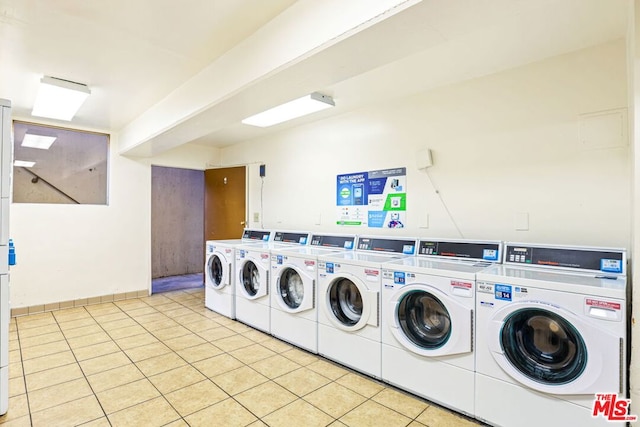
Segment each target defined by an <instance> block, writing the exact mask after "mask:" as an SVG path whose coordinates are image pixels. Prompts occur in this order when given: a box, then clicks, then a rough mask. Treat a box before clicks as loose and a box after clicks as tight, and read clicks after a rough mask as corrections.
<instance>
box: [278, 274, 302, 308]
mask: <svg viewBox="0 0 640 427" xmlns="http://www.w3.org/2000/svg"><path fill="white" fill-rule="evenodd" d="M278 291H279V293H280V297H281V298H282V301H284V303H285V304H286V305H287V306H288V307H289V308H292V309H296V308H298V307H300V304H302V301H303V300H304V283H303V282H302V278H301V277H300V275H299V274H298V272H297V271H295V270H294V269H293V268H286V269H285V270H284V271H283V272H282V275H281V277H280V284H279V287H278Z"/></svg>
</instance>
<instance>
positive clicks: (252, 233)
mask: <svg viewBox="0 0 640 427" xmlns="http://www.w3.org/2000/svg"><path fill="white" fill-rule="evenodd" d="M270 235H271V232H270V231H266V230H244V233H243V234H242V238H243V239H248V240H269V236H270Z"/></svg>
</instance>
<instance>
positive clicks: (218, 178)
mask: <svg viewBox="0 0 640 427" xmlns="http://www.w3.org/2000/svg"><path fill="white" fill-rule="evenodd" d="M245 193H246V168H245V167H244V166H238V167H233V168H221V169H207V170H206V171H204V236H205V240H224V239H239V238H240V237H242V231H243V230H244V227H245V221H246V194H245Z"/></svg>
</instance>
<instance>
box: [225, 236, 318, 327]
mask: <svg viewBox="0 0 640 427" xmlns="http://www.w3.org/2000/svg"><path fill="white" fill-rule="evenodd" d="M272 236H273V237H272V241H270V242H264V243H262V244H260V243H258V244H249V245H240V246H238V247H237V248H236V266H235V269H236V294H235V301H236V319H237V320H240V321H241V322H244V323H246V324H247V325H249V326H252V327H254V328H256V329H260V330H262V331H264V332H268V333H269V332H271V313H270V307H271V304H270V301H269V284H270V274H271V271H270V270H271V250H272V249H274V248H280V247H286V246H292V245H306V244H308V242H309V237H310V233H308V232H298V231H274V232H273V234H272Z"/></svg>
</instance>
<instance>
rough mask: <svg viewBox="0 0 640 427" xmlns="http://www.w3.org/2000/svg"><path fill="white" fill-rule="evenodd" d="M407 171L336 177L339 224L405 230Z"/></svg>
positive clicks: (382, 170) (386, 170) (384, 171)
mask: <svg viewBox="0 0 640 427" xmlns="http://www.w3.org/2000/svg"><path fill="white" fill-rule="evenodd" d="M406 181H407V168H394V169H381V170H376V171H369V172H357V173H349V174H342V175H338V176H337V179H336V182H337V186H336V205H337V209H338V220H337V224H338V225H351V226H368V227H370V228H404V227H405V223H406V210H407V193H406V187H407V184H406Z"/></svg>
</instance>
